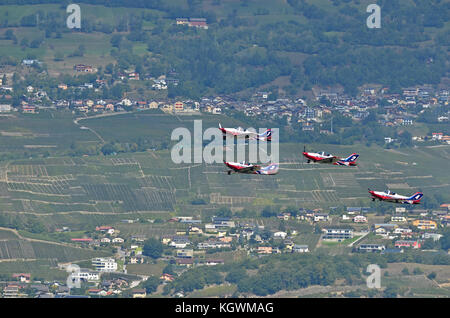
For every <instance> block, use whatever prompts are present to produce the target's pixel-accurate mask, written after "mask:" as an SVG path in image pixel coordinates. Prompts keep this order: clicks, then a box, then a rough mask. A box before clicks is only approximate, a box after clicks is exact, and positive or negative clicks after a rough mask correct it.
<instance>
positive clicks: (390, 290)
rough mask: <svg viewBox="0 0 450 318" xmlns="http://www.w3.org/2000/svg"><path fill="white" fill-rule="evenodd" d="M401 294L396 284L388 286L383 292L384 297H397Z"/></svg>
mask: <svg viewBox="0 0 450 318" xmlns="http://www.w3.org/2000/svg"><path fill="white" fill-rule="evenodd" d="M398 294H399V289H398V287H395V286H388V287H386V289H385V290H384V292H383V295H384V297H386V298H396V297H397V295H398Z"/></svg>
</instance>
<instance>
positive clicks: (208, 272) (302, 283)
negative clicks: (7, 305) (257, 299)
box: [165, 251, 450, 297]
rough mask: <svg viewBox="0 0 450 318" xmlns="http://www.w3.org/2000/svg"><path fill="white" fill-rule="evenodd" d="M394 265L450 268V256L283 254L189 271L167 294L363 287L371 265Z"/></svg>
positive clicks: (410, 253)
mask: <svg viewBox="0 0 450 318" xmlns="http://www.w3.org/2000/svg"><path fill="white" fill-rule="evenodd" d="M394 262H395V263H398V262H406V263H420V264H433V265H449V264H450V257H449V256H448V255H446V254H438V253H426V252H414V251H408V252H406V253H403V254H383V255H381V254H374V253H368V254H353V255H350V256H349V255H338V256H329V255H324V254H280V255H273V256H270V257H264V258H260V259H253V260H252V259H245V260H243V261H240V262H235V263H231V264H226V265H217V266H214V267H207V266H206V267H197V268H193V269H190V270H187V271H185V272H183V274H182V275H181V276H179V277H178V278H177V279H176V280H175V281H174V282H172V283H170V284H168V285H167V286H166V288H165V293H166V294H168V293H170V292H176V291H184V292H192V291H193V290H196V289H202V288H204V287H205V286H207V285H210V284H222V283H224V282H228V283H232V284H236V285H237V288H238V289H237V291H238V293H241V294H255V295H258V296H266V295H272V294H274V293H276V292H278V291H280V290H295V289H299V288H305V287H308V286H311V285H322V286H328V285H331V284H333V283H334V282H335V281H336V280H337V279H344V280H345V281H346V283H347V284H349V285H352V284H361V283H364V281H365V277H364V276H363V274H364V275H366V274H367V273H365V270H366V268H367V265H369V264H378V265H379V266H380V267H381V268H386V267H387V264H388V263H394ZM250 273H252V274H250ZM414 274H415V275H418V274H419V271H418V270H415V271H414ZM430 279H432V278H430ZM391 289H392V290H391ZM384 293H385V295H384V296H386V297H388V296H389V297H395V296H396V295H398V294H400V291H399V290H397V289H396V288H395V286H389V288H388V289H387V290H386V291H384ZM354 296H356V295H354Z"/></svg>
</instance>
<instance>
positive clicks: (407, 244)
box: [395, 240, 422, 248]
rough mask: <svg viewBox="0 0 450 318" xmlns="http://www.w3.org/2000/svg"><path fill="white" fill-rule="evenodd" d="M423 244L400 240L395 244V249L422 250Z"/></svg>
mask: <svg viewBox="0 0 450 318" xmlns="http://www.w3.org/2000/svg"><path fill="white" fill-rule="evenodd" d="M421 246H422V243H421V242H420V241H412V240H411V241H407V240H399V241H396V242H395V247H397V248H401V247H412V248H421Z"/></svg>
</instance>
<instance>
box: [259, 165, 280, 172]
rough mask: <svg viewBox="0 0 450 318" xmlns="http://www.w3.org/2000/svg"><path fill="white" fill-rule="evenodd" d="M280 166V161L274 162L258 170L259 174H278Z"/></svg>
mask: <svg viewBox="0 0 450 318" xmlns="http://www.w3.org/2000/svg"><path fill="white" fill-rule="evenodd" d="M279 168H280V165H279V164H278V163H272V164H270V165H268V166H267V167H264V168H261V169H260V170H258V171H257V173H258V174H266V175H269V174H277V173H278V169H279Z"/></svg>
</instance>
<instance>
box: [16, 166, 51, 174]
mask: <svg viewBox="0 0 450 318" xmlns="http://www.w3.org/2000/svg"><path fill="white" fill-rule="evenodd" d="M9 173H11V174H12V175H21V176H32V177H42V176H48V172H47V169H46V167H45V166H44V165H12V166H9V167H8V174H9Z"/></svg>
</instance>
